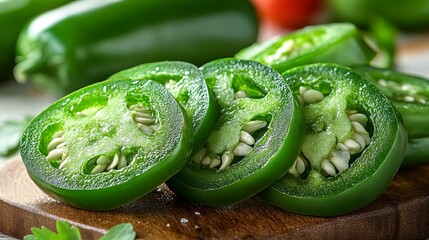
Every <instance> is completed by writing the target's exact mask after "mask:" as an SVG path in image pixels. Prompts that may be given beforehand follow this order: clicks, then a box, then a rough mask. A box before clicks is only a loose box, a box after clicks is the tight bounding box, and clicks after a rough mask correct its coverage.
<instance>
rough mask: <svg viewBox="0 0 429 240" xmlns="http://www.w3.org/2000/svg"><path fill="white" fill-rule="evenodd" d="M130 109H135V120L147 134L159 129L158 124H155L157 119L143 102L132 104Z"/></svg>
mask: <svg viewBox="0 0 429 240" xmlns="http://www.w3.org/2000/svg"><path fill="white" fill-rule="evenodd" d="M130 110H132V111H133V115H134V122H135V123H137V126H138V128H139V129H140V130H141V131H143V132H144V133H145V134H152V133H154V132H156V130H158V125H157V124H155V119H154V118H153V117H152V115H151V114H150V110H149V109H148V108H147V107H145V106H143V105H141V104H134V105H131V106H130Z"/></svg>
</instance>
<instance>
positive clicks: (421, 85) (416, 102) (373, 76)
mask: <svg viewBox="0 0 429 240" xmlns="http://www.w3.org/2000/svg"><path fill="white" fill-rule="evenodd" d="M353 69H355V70H356V71H358V72H359V73H360V74H362V75H363V76H364V77H365V78H366V79H367V80H369V81H371V82H372V83H373V84H375V85H376V86H377V87H378V88H379V89H380V90H381V91H382V92H383V93H384V94H385V95H386V96H387V97H388V99H389V100H390V102H392V104H393V105H394V106H395V107H396V109H397V110H398V111H399V112H400V113H401V115H402V117H403V119H404V124H405V129H406V130H407V132H408V137H409V138H424V137H429V121H428V119H429V81H428V80H427V79H425V78H423V77H418V76H414V75H410V74H406V73H402V72H399V71H396V70H393V69H382V68H375V67H370V66H353Z"/></svg>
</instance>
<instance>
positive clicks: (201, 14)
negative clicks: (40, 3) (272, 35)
mask: <svg viewBox="0 0 429 240" xmlns="http://www.w3.org/2000/svg"><path fill="white" fill-rule="evenodd" d="M257 24H258V23H257V18H256V13H255V10H254V8H253V6H252V5H251V3H250V2H249V1H247V0H219V1H211V0H182V1H175V0H144V1H141V0H121V1H118V0H103V1H95V0H89V1H88V0H81V1H75V2H73V3H71V4H68V5H67V6H64V7H61V8H58V9H56V10H53V11H50V12H47V13H45V14H43V15H41V16H39V17H38V18H36V19H34V20H33V21H32V22H31V23H30V24H29V25H28V27H27V28H26V29H25V30H24V31H23V32H22V34H21V36H20V39H19V41H18V47H17V48H18V50H17V52H18V54H17V55H18V56H17V61H18V64H17V66H16V68H15V77H16V79H17V80H18V81H21V82H23V81H26V80H31V81H32V82H34V83H35V84H36V85H39V86H41V87H42V88H43V89H47V90H51V91H54V92H57V93H58V94H63V93H67V92H70V91H73V90H76V89H78V88H80V87H83V86H85V85H88V84H90V83H92V82H94V81H101V80H104V79H106V78H108V77H109V76H110V75H112V74H114V73H115V72H118V71H120V70H123V69H126V68H130V67H133V66H136V65H139V64H142V63H146V62H154V61H165V60H181V61H186V62H190V63H193V64H195V65H198V66H199V65H201V64H204V63H206V62H208V61H211V60H213V59H216V58H220V57H228V56H232V55H233V54H234V53H235V52H237V51H238V50H239V49H242V48H243V47H246V46H248V45H250V44H251V43H253V42H255V41H256V38H257V34H258V31H257V30H258V25H257Z"/></svg>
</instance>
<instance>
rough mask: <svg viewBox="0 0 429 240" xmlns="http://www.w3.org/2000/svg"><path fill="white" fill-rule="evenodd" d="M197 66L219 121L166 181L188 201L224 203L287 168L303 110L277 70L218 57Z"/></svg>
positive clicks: (247, 194) (298, 142)
mask: <svg viewBox="0 0 429 240" xmlns="http://www.w3.org/2000/svg"><path fill="white" fill-rule="evenodd" d="M201 70H202V71H203V74H204V77H205V79H206V82H207V84H208V86H209V88H210V89H211V90H212V91H213V94H214V96H215V97H216V99H217V102H218V104H219V110H220V115H219V120H218V121H217V123H216V125H215V127H214V128H213V129H212V132H211V134H210V136H209V138H208V140H207V141H206V143H205V146H204V147H203V148H201V149H198V150H196V151H194V154H193V155H191V158H190V160H189V161H188V163H187V165H186V166H185V167H184V168H183V169H182V170H181V171H180V172H179V173H178V174H176V175H175V176H173V177H172V178H171V179H169V180H168V181H167V185H168V187H169V188H170V189H171V190H172V191H174V192H175V193H176V194H177V195H178V196H180V197H182V198H183V199H186V200H188V201H190V202H193V203H197V204H202V205H207V206H213V207H220V206H227V205H231V204H235V203H237V202H240V201H243V200H245V199H247V198H249V197H251V196H253V195H255V194H256V193H257V192H259V191H261V190H262V189H264V188H266V187H267V186H269V185H270V184H271V183H273V182H274V181H275V180H277V179H278V178H279V177H280V176H282V175H283V174H285V172H286V171H287V170H288V169H289V168H290V166H291V165H292V163H293V161H294V160H295V159H296V157H297V155H298V152H299V149H300V147H301V143H302V137H303V118H302V112H301V108H300V107H299V106H298V103H297V100H296V99H295V97H294V95H293V94H292V92H291V91H290V89H289V87H288V86H287V85H286V83H285V82H284V81H283V79H282V78H281V76H280V74H279V73H277V72H276V71H274V70H273V69H271V68H269V67H267V66H264V65H262V64H260V63H258V62H255V61H249V60H238V59H233V58H227V59H219V60H215V61H213V62H210V63H207V64H205V65H203V66H202V67H201Z"/></svg>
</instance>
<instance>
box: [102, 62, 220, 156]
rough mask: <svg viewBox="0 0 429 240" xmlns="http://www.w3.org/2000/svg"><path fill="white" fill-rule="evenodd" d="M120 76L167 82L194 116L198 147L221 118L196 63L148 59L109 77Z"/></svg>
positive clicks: (172, 91) (196, 144) (193, 125)
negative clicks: (152, 61)
mask: <svg viewBox="0 0 429 240" xmlns="http://www.w3.org/2000/svg"><path fill="white" fill-rule="evenodd" d="M116 79H131V80H138V81H145V80H153V81H157V82H159V83H161V84H163V85H164V86H165V87H166V88H167V90H168V91H169V92H170V93H172V94H173V96H174V97H175V98H176V100H177V101H178V102H179V103H180V104H181V105H182V106H183V108H185V110H186V112H187V113H188V115H189V116H190V118H191V120H192V129H193V131H194V149H199V148H201V147H202V145H203V144H204V142H205V141H206V140H207V137H208V135H209V134H210V132H211V129H212V128H213V126H214V124H215V122H216V120H217V117H218V108H217V103H216V100H215V99H214V98H213V96H212V94H211V92H210V91H209V89H208V87H207V84H206V82H205V80H204V77H203V75H202V73H201V71H200V70H199V69H198V68H197V67H196V66H195V65H192V64H190V63H186V62H179V61H165V62H154V63H146V64H142V65H139V66H136V67H132V68H130V69H126V70H123V71H121V72H119V73H116V74H114V75H112V76H111V77H109V80H116Z"/></svg>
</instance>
